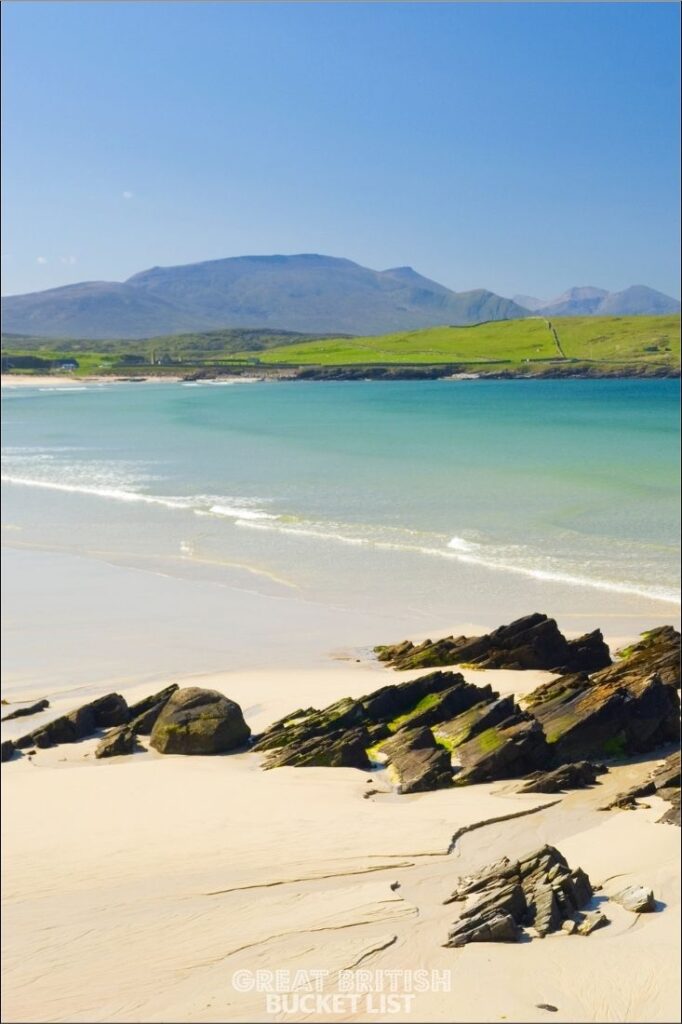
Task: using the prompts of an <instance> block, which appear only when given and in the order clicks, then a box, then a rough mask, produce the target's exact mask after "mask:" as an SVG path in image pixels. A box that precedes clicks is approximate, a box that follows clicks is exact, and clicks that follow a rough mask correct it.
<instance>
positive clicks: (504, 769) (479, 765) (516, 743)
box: [452, 708, 551, 785]
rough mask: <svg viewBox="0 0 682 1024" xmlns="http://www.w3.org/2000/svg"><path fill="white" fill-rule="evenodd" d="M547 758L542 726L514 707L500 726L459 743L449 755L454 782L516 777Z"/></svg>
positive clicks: (547, 760)
mask: <svg viewBox="0 0 682 1024" xmlns="http://www.w3.org/2000/svg"><path fill="white" fill-rule="evenodd" d="M550 761H551V752H550V751H549V748H548V746H547V742H546V740H545V734H544V732H543V731H542V726H541V725H540V724H539V723H538V722H537V721H536V720H535V719H534V718H533V717H532V715H528V714H525V713H524V712H522V711H520V710H519V709H518V708H516V710H515V712H514V713H513V715H511V716H510V717H509V718H508V719H506V720H505V721H503V722H501V723H500V725H496V726H491V727H490V728H488V729H485V730H484V731H483V732H480V733H478V735H476V736H474V737H473V739H470V740H467V742H466V743H462V744H461V745H460V746H458V747H457V748H456V749H455V750H454V752H453V755H452V762H453V767H454V770H455V775H454V781H455V784H456V785H465V784H470V783H474V782H496V781H497V780H498V779H513V778H518V777H520V776H523V775H527V774H528V773H529V772H532V771H536V770H538V769H540V768H543V767H545V766H546V765H547V764H549V763H550Z"/></svg>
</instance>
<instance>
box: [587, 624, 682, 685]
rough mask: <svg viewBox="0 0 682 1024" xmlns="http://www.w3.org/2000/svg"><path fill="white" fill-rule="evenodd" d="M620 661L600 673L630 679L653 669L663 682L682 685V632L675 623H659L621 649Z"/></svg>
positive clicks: (607, 676)
mask: <svg viewBox="0 0 682 1024" xmlns="http://www.w3.org/2000/svg"><path fill="white" fill-rule="evenodd" d="M618 657H619V658H620V660H619V661H617V662H616V663H615V665H613V666H612V667H611V668H610V669H608V670H606V671H604V672H602V673H600V676H601V678H602V679H603V680H607V679H608V680H610V681H613V680H615V679H617V680H619V681H620V682H628V681H630V680H632V679H639V678H641V677H643V676H650V675H652V673H654V672H655V673H656V675H657V676H658V677H659V678H660V680H661V682H663V683H667V684H669V685H670V686H674V687H676V688H677V689H678V690H679V688H680V634H679V633H678V632H677V630H676V629H673V627H672V626H658V627H657V628H656V629H650V630H649V631H648V632H647V633H642V639H641V640H640V641H638V643H636V644H633V645H632V646H631V647H626V648H625V649H624V650H622V651H618Z"/></svg>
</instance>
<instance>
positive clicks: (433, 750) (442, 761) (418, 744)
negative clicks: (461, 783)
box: [374, 726, 452, 793]
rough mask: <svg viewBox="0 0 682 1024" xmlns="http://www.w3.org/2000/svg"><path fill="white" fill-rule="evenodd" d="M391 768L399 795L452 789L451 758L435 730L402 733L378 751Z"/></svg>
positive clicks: (379, 745) (392, 779)
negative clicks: (436, 735)
mask: <svg viewBox="0 0 682 1024" xmlns="http://www.w3.org/2000/svg"><path fill="white" fill-rule="evenodd" d="M374 750H375V751H376V752H377V756H379V757H381V758H382V759H383V760H384V763H385V764H387V765H388V774H389V778H390V779H391V781H392V782H393V783H394V784H395V786H396V788H397V790H398V792H399V793H419V792H423V791H425V790H431V789H443V788H444V787H446V786H450V785H452V764H451V760H450V754H449V753H448V751H447V750H446V749H445V748H444V747H441V746H439V745H438V744H437V743H436V741H435V739H434V736H433V732H432V731H431V729H429V728H427V727H426V726H418V727H417V728H416V729H411V728H406V729H399V730H398V732H396V733H395V735H393V736H391V738H390V739H387V740H384V741H383V742H382V743H379V744H378V746H377V747H375V748H374Z"/></svg>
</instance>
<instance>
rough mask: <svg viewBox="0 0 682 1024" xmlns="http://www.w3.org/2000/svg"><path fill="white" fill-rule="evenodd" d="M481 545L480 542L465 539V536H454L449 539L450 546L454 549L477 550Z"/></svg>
mask: <svg viewBox="0 0 682 1024" xmlns="http://www.w3.org/2000/svg"><path fill="white" fill-rule="evenodd" d="M480 546H481V545H480V544H474V543H473V541H470V540H465V539H464V537H452V538H451V539H450V540H449V541H448V547H449V548H451V549H452V550H453V551H476V549H477V548H480Z"/></svg>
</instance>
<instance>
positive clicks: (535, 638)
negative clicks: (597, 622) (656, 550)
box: [254, 615, 679, 793]
mask: <svg viewBox="0 0 682 1024" xmlns="http://www.w3.org/2000/svg"><path fill="white" fill-rule="evenodd" d="M655 637H658V640H654V639H652V638H655ZM460 640H461V643H460V641H452V638H450V639H449V640H447V641H439V642H438V644H430V643H428V644H426V645H422V648H419V649H417V648H414V647H413V645H412V644H410V643H405V644H401V645H398V647H397V648H392V649H390V651H388V650H386V649H384V653H383V654H382V657H384V658H385V659H389V660H391V661H392V662H393V663H394V664H397V665H398V667H401V668H402V667H404V666H405V663H406V662H410V661H411V660H412V659H414V657H415V652H417V654H416V657H417V660H418V661H419V660H420V659H421V661H422V663H426V662H428V659H429V658H430V657H432V656H434V650H436V649H437V652H436V655H437V656H438V657H441V656H442V657H447V658H449V657H450V655H448V654H447V650H448V649H449V648H448V644H450V648H451V647H452V643H454V644H455V645H456V646H458V649H459V651H460V654H461V652H462V650H463V649H464V648H463V645H464V643H465V641H466V645H468V646H467V647H466V657H467V659H474V660H477V659H478V663H485V664H490V663H491V662H492V663H493V664H498V663H499V661H500V660H501V661H503V662H504V663H505V664H506V663H508V662H507V659H508V658H512V657H516V658H517V659H519V660H518V661H517V662H516V664H517V665H519V664H524V665H526V666H530V665H531V664H533V665H538V664H540V663H542V664H544V665H545V666H546V665H548V664H552V663H555V659H556V658H559V657H561V658H562V659H567V660H568V664H570V665H572V666H574V667H584V666H587V665H589V664H590V662H592V663H593V664H594V663H603V661H604V658H605V657H606V655H605V653H604V652H605V651H606V648H605V646H603V641H602V640H601V633H599V631H595V632H593V633H589V634H587V635H586V636H585V637H581V638H580V640H577V641H566V640H565V638H563V637H562V636H561V634H560V633H559V631H558V629H557V626H556V623H555V622H554V621H553V620H551V619H547V617H546V616H544V615H536V616H529V617H527V618H526V619H522V620H518V622H515V623H512V625H511V626H503V627H501V628H500V629H499V630H495V631H494V632H493V633H491V634H489V635H488V636H486V637H475V638H472V639H466V638H460ZM451 641H452V642H451ZM669 643H670V636H669V633H668V631H667V630H666V629H664V630H663V631H653V632H652V633H651V634H648V635H647V638H646V652H647V653H646V658H645V657H644V656H643V655H642V654H641V653H640V654H639V655H637V656H635V653H633V654H631V655H628V658H627V659H624V662H623V664H624V663H625V661H627V660H628V659H629V658H630V657H633V658H635V667H634V668H633V667H632V665H630V667H629V668H628V669H627V672H626V673H625V674H623V670H622V669H621V668H620V665H619V666H609V667H607V668H605V669H603V670H601V671H599V672H596V673H594V674H592V675H588V674H587V672H586V671H574V672H570V673H568V674H563V675H561V676H560V677H559V678H557V679H554V680H552V681H551V682H549V683H547V684H544V685H543V686H540V687H538V688H537V689H536V690H535V691H534V692H533V693H532V694H530V695H529V696H528V697H527V698H526V705H527V706H526V707H525V708H524V709H523V710H522V709H521V708H520V707H519V706H518V705H517V704H516V703H515V701H514V698H513V697H511V696H508V697H504V698H500V696H499V694H497V693H494V692H493V690H492V689H491V687H490V685H489V684H486V685H483V686H476V685H474V684H472V683H468V682H466V681H465V679H464V678H463V676H462V675H461V674H459V673H456V672H452V671H435V672H431V673H429V674H427V675H423V676H421V677H419V678H418V679H410V680H408V681H407V682H404V683H400V684H396V685H388V686H383V687H381V688H380V689H379V690H376V691H374V692H373V693H370V694H367V695H365V696H364V697H360V698H358V699H352V698H350V697H346V698H343V699H342V700H339V701H336V703H334V704H331V705H330V706H329V707H327V708H324V709H322V710H318V709H316V708H305V709H299V710H298V711H295V712H293V713H292V714H290V715H287V716H286V717H285V718H282V719H280V720H279V721H277V722H275V723H274V724H273V725H271V726H270V727H269V728H268V729H266V730H265V731H264V732H263V733H262V734H261V735H260V736H257V737H256V742H255V744H254V749H255V750H256V751H259V752H262V753H265V754H266V755H267V756H266V758H265V761H264V764H263V767H265V768H273V767H279V766H283V765H299V766H309V765H310V766H343V767H354V768H360V769H363V770H367V769H368V768H370V767H371V764H372V763H374V764H375V765H376V764H381V765H384V766H385V767H386V768H387V774H388V777H389V779H390V780H391V781H392V782H393V784H394V785H395V787H396V789H397V790H398V792H401V793H413V792H420V791H422V790H427V789H438V788H441V787H443V786H448V785H451V784H455V785H461V784H465V783H476V782H492V781H496V780H498V779H509V778H517V777H522V776H527V775H528V774H529V773H535V774H534V775H533V777H532V778H530V779H528V780H527V784H526V787H525V788H526V789H527V791H529V792H560V791H561V790H562V789H566V788H576V787H579V786H585V785H591V784H592V783H593V782H594V780H595V778H596V775H597V774H599V772H600V768H599V767H598V766H595V765H592V764H586V763H584V762H585V759H586V758H588V757H598V756H602V757H603V756H608V755H610V756H617V755H623V754H627V753H636V752H640V751H645V750H649V749H653V748H654V747H655V746H657V745H658V744H660V743H663V742H666V741H669V740H670V739H672V738H674V736H676V735H677V730H678V727H679V698H678V696H677V693H676V691H675V690H674V688H673V687H672V686H671V685H670V684H668V683H664V682H662V680H661V679H660V678H659V677H658V676H656V675H654V676H653V677H650V676H648V675H647V674H646V673H645V674H644V675H642V670H644V669H647V670H648V668H649V667H651V664H654V663H655V664H663V660H665V659H667V657H668V646H669ZM638 650H639V648H637V651H638ZM422 655H423V656H424V657H422ZM666 664H667V662H666ZM637 666H639V668H637ZM563 667H566V665H565V663H564V666H563ZM616 668H618V669H619V672H618V673H616V672H615V671H614V670H615V669H616ZM574 761H579V762H582V763H579V764H577V765H572V764H571V762H574Z"/></svg>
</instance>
